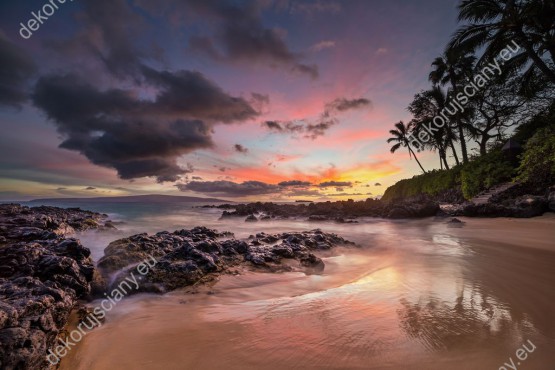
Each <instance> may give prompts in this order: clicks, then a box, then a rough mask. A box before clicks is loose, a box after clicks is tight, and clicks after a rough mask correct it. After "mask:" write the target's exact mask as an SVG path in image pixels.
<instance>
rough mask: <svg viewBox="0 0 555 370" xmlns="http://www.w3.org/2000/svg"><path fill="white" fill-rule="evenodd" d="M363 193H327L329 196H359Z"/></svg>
mask: <svg viewBox="0 0 555 370" xmlns="http://www.w3.org/2000/svg"><path fill="white" fill-rule="evenodd" d="M360 195H365V194H362V193H337V194H328V196H329V197H350V196H360Z"/></svg>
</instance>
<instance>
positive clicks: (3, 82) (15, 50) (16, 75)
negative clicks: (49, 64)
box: [0, 31, 36, 108]
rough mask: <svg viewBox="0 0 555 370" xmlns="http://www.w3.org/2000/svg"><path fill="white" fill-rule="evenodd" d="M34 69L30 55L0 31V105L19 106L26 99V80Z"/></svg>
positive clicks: (27, 93)
mask: <svg viewBox="0 0 555 370" xmlns="http://www.w3.org/2000/svg"><path fill="white" fill-rule="evenodd" d="M35 70H36V66H35V64H34V62H33V60H32V59H31V57H30V56H29V55H27V53H25V52H24V51H23V50H22V49H20V48H19V47H17V46H16V45H15V44H13V43H12V42H10V41H9V40H8V39H7V38H6V37H5V36H4V34H2V32H1V31H0V107H1V106H12V107H16V108H19V107H20V106H21V104H23V103H25V102H26V101H27V100H28V98H29V91H28V85H27V81H28V80H29V78H30V77H32V75H33V74H34V73H35Z"/></svg>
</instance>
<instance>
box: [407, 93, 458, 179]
mask: <svg viewBox="0 0 555 370" xmlns="http://www.w3.org/2000/svg"><path fill="white" fill-rule="evenodd" d="M447 103H448V92H445V91H443V90H442V89H441V87H439V86H434V87H433V88H432V89H430V90H424V91H421V92H420V93H418V94H416V95H415V96H414V99H413V101H412V102H411V103H410V105H409V107H408V110H409V112H411V113H412V115H413V116H414V119H413V120H412V121H411V122H412V126H413V131H414V133H415V136H417V135H418V134H419V133H420V132H421V131H422V130H425V127H430V126H434V130H433V132H432V133H431V134H430V133H428V135H429V136H430V140H429V141H428V142H427V143H426V145H425V146H427V147H429V148H430V149H432V150H433V151H436V150H437V151H438V153H439V158H440V163H443V165H445V168H446V169H449V164H448V163H447V149H448V148H451V150H452V152H453V157H454V158H455V162H456V163H457V164H459V158H458V155H457V151H456V149H455V145H454V142H455V141H457V136H456V135H455V134H454V131H453V122H452V120H451V119H449V121H448V122H446V123H445V125H443V126H441V127H438V126H436V125H434V124H433V119H434V117H436V116H439V115H440V113H441V112H442V111H443V110H444V109H445V107H446V106H447ZM447 118H449V117H447Z"/></svg>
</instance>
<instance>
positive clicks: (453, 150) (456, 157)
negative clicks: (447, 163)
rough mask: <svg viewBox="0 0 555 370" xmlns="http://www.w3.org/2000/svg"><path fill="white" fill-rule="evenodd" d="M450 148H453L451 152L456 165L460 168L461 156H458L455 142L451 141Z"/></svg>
mask: <svg viewBox="0 0 555 370" xmlns="http://www.w3.org/2000/svg"><path fill="white" fill-rule="evenodd" d="M449 146H450V147H451V151H452V152H453V157H454V158H455V163H456V164H457V166H458V165H459V164H461V162H459V156H458V155H457V151H456V150H455V144H453V140H451V141H450V143H449Z"/></svg>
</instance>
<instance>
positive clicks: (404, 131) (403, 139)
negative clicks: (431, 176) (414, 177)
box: [387, 121, 426, 173]
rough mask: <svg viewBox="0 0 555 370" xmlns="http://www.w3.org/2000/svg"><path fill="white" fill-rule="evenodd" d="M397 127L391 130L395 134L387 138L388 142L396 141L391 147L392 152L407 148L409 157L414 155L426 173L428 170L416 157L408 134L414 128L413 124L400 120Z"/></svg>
mask: <svg viewBox="0 0 555 370" xmlns="http://www.w3.org/2000/svg"><path fill="white" fill-rule="evenodd" d="M395 127H396V129H395V130H390V131H389V133H390V134H391V135H393V136H392V137H390V138H389V139H387V142H388V143H391V142H395V145H393V146H392V147H391V149H390V150H391V153H395V152H396V151H397V149H399V148H400V147H404V148H407V149H408V151H409V157H410V158H411V159H412V157H413V156H414V159H415V160H416V163H418V165H419V166H420V169H421V170H422V172H424V173H426V170H424V167H422V164H421V163H420V161H419V160H418V158H417V157H416V153H415V152H414V151H413V150H412V148H411V145H410V140H409V138H408V136H409V133H410V131H411V129H412V127H411V124H410V123H409V124H408V125H405V124H404V123H403V121H400V122H397V123H396V124H395Z"/></svg>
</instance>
